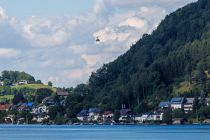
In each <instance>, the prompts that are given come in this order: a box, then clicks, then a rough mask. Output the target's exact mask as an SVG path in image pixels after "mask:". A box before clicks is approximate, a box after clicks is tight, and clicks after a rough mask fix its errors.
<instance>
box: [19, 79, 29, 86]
mask: <svg viewBox="0 0 210 140" xmlns="http://www.w3.org/2000/svg"><path fill="white" fill-rule="evenodd" d="M18 85H28V81H27V80H20V81H18Z"/></svg>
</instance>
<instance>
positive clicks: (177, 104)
mask: <svg viewBox="0 0 210 140" xmlns="http://www.w3.org/2000/svg"><path fill="white" fill-rule="evenodd" d="M184 100H185V98H184V97H174V98H172V99H171V102H170V103H171V104H170V105H171V109H172V111H173V110H175V109H183V105H184Z"/></svg>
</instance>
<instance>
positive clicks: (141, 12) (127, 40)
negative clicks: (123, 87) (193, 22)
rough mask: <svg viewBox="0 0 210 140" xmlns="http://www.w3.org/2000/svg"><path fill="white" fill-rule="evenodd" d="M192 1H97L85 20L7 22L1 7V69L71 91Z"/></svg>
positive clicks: (21, 20)
mask: <svg viewBox="0 0 210 140" xmlns="http://www.w3.org/2000/svg"><path fill="white" fill-rule="evenodd" d="M193 1H195V0H159V1H157V0H130V1H127V0H124V1H119V0H96V1H95V5H94V6H93V9H92V11H91V12H89V13H86V14H84V15H78V16H74V17H68V16H62V17H50V18H49V17H45V16H43V17H37V16H31V17H29V18H26V19H18V18H17V17H8V16H7V15H6V13H5V10H4V9H3V8H0V32H2V33H4V34H0V57H1V59H0V63H1V66H0V69H1V70H4V69H13V70H20V71H26V72H28V73H31V74H32V75H34V76H35V77H36V78H37V79H41V80H43V81H44V82H48V81H52V82H53V83H54V85H56V86H75V85H76V84H78V83H81V82H86V81H87V80H88V77H89V76H90V74H91V72H93V71H95V70H96V69H98V68H99V67H101V66H102V65H103V64H104V63H108V62H110V61H113V60H114V59H116V58H117V57H118V56H119V55H121V54H123V53H125V52H126V51H127V50H128V49H129V48H130V46H131V45H132V44H133V43H135V42H136V41H137V40H138V39H140V37H141V36H142V35H143V34H144V33H151V32H152V31H153V30H154V29H155V28H156V27H157V26H158V24H159V22H160V21H161V20H162V19H163V18H164V16H165V15H166V14H168V13H170V12H172V10H174V9H175V8H178V7H180V6H183V5H185V4H187V3H189V2H193ZM97 37H99V39H100V43H96V42H95V39H96V38H97Z"/></svg>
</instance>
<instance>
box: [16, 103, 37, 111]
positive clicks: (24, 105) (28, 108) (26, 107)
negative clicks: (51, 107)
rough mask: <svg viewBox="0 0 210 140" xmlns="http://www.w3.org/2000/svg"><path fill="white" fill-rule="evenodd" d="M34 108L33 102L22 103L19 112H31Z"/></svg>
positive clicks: (18, 108)
mask: <svg viewBox="0 0 210 140" xmlns="http://www.w3.org/2000/svg"><path fill="white" fill-rule="evenodd" d="M32 107H33V102H28V103H22V104H19V105H18V107H17V110H18V111H31V109H32Z"/></svg>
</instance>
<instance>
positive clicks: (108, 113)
mask: <svg viewBox="0 0 210 140" xmlns="http://www.w3.org/2000/svg"><path fill="white" fill-rule="evenodd" d="M110 114H113V112H112V111H105V112H104V114H103V115H110Z"/></svg>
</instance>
